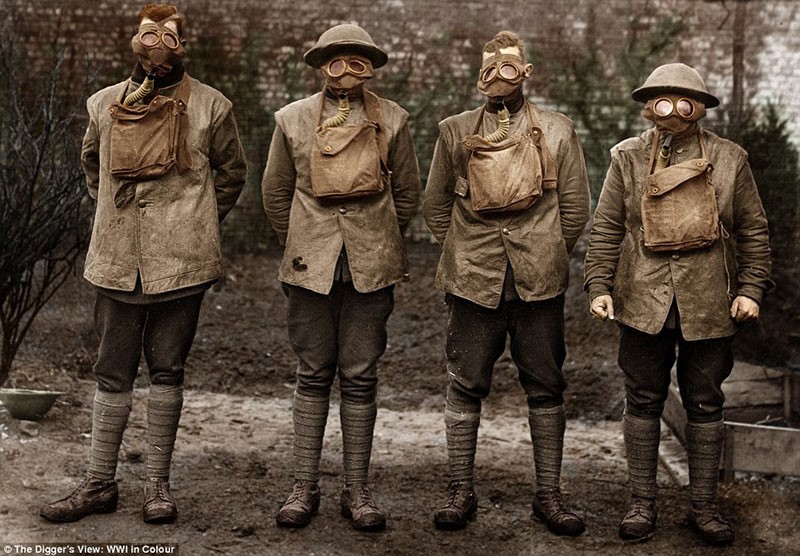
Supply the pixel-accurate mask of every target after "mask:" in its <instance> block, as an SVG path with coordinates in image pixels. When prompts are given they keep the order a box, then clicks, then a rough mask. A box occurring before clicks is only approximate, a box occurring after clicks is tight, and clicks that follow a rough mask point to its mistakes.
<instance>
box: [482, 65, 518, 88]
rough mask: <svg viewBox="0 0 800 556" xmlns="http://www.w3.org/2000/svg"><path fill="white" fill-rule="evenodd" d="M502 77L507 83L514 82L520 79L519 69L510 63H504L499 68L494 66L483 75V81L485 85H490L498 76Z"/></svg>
mask: <svg viewBox="0 0 800 556" xmlns="http://www.w3.org/2000/svg"><path fill="white" fill-rule="evenodd" d="M498 74H499V75H500V77H501V78H502V79H505V80H506V81H513V80H514V79H516V78H517V77H519V68H517V66H515V65H514V64H510V63H508V62H505V63H502V64H500V65H499V66H498V65H493V66H489V67H488V68H486V69H485V70H484V71H483V73H482V74H481V81H483V82H484V83H489V82H490V81H493V80H494V79H495V78H496V77H497V75H498Z"/></svg>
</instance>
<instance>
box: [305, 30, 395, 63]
mask: <svg viewBox="0 0 800 556" xmlns="http://www.w3.org/2000/svg"><path fill="white" fill-rule="evenodd" d="M343 51H349V52H357V53H359V54H362V55H363V56H365V57H367V58H369V60H370V61H371V62H372V66H373V67H375V68H379V67H381V66H383V65H385V64H386V62H387V60H388V59H389V57H388V56H387V55H386V53H385V52H384V51H383V50H381V49H380V48H378V45H376V44H375V42H374V41H373V40H372V37H370V36H369V33H367V32H366V31H365V30H364V29H362V28H361V27H359V26H358V25H355V24H353V23H343V24H341V25H336V26H335V27H331V28H330V29H328V30H327V31H325V32H324V33H322V34H321V35H320V36H319V39H317V43H316V44H315V45H314V46H312V47H311V48H310V49H309V50H308V52H306V53H305V54H303V60H305V62H306V64H308V65H309V66H311V67H314V68H319V67H321V66H322V65H323V64H324V63H325V62H326V61H327V60H328V59H330V58H331V56H333V55H335V54H337V53H339V52H343Z"/></svg>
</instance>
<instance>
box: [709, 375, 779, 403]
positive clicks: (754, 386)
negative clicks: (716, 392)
mask: <svg viewBox="0 0 800 556" xmlns="http://www.w3.org/2000/svg"><path fill="white" fill-rule="evenodd" d="M722 392H723V393H724V394H725V407H749V406H758V405H775V404H778V405H783V403H784V395H783V376H781V377H780V378H777V379H774V380H760V381H756V380H739V381H733V382H728V381H727V380H726V381H725V382H723V383H722Z"/></svg>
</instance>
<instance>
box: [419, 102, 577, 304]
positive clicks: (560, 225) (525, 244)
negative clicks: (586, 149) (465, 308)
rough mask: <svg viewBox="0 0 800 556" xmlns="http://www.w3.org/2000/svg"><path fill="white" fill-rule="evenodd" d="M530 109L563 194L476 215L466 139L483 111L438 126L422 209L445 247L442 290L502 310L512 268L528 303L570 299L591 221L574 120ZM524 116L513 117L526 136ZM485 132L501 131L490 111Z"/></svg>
mask: <svg viewBox="0 0 800 556" xmlns="http://www.w3.org/2000/svg"><path fill="white" fill-rule="evenodd" d="M531 107H532V109H533V111H534V113H535V114H536V116H537V117H538V119H539V122H540V124H541V126H542V134H543V135H544V140H545V143H546V144H547V147H548V149H549V150H550V153H551V154H552V156H553V158H554V159H555V162H556V166H557V168H558V182H557V187H556V188H555V189H546V190H545V191H544V193H543V195H542V197H541V198H540V199H539V200H538V201H536V203H535V204H534V205H533V206H532V207H531V208H529V209H528V210H525V211H522V212H517V213H509V214H506V215H500V216H491V217H487V216H481V215H479V214H478V213H476V212H475V211H474V210H472V202H471V199H470V196H469V183H468V181H467V179H466V176H467V157H468V153H467V151H466V149H465V148H464V147H463V145H462V140H463V139H464V137H466V136H467V135H470V134H472V133H473V132H474V130H475V127H476V123H477V121H478V117H479V115H480V113H481V109H480V108H478V109H475V110H472V111H469V112H463V113H461V114H458V115H456V116H451V117H450V118H447V119H445V120H444V121H442V122H440V123H439V138H438V140H437V142H436V146H435V148H434V152H433V161H432V162H431V170H430V174H429V176H428V184H427V187H426V189H425V202H424V205H423V215H424V216H425V221H426V222H427V224H428V227H429V228H430V230H431V232H433V235H434V237H436V240H437V241H438V242H439V244H440V245H441V246H442V257H441V259H440V261H439V267H438V270H437V272H436V286H437V287H439V288H440V289H442V290H444V291H445V292H447V293H451V294H454V295H457V296H459V297H462V298H464V299H468V300H470V301H472V302H474V303H477V304H478V305H482V306H484V307H490V308H493V307H497V306H498V305H499V304H500V298H501V296H502V292H503V280H504V278H505V276H506V266H507V265H508V264H511V268H512V270H513V273H514V284H515V286H516V290H517V293H518V295H519V297H520V298H521V299H522V300H523V301H537V300H544V299H550V298H553V297H556V296H557V295H560V294H561V293H563V292H564V291H565V290H566V288H567V282H568V279H569V252H570V251H571V250H572V248H573V247H574V245H575V242H577V240H578V238H579V237H580V235H581V232H582V231H583V228H584V226H585V225H586V222H587V221H588V220H589V210H590V209H589V185H588V181H587V177H586V166H585V162H584V159H583V150H582V149H581V144H580V141H579V140H578V136H577V135H576V134H575V129H574V126H573V123H572V121H571V120H570V119H569V118H567V117H566V116H564V115H563V114H559V113H557V112H551V111H548V110H541V109H539V108H538V107H536V106H535V105H532V106H531ZM525 113H526V110H525V109H524V108H523V109H521V110H519V111H518V112H516V113H515V114H512V115H511V133H514V132H515V131H516V130H524V129H527V126H528V120H527V118H526V117H525ZM482 129H483V130H484V131H483V133H484V135H485V134H486V133H489V132H491V131H493V130H495V129H497V115H496V114H491V113H489V112H488V111H487V112H486V113H485V115H484V121H483V124H482Z"/></svg>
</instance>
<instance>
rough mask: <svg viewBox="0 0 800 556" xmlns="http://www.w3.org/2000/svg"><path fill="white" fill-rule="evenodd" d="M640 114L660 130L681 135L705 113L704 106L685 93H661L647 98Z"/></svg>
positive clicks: (693, 125)
mask: <svg viewBox="0 0 800 556" xmlns="http://www.w3.org/2000/svg"><path fill="white" fill-rule="evenodd" d="M642 115H643V116H644V117H645V118H646V119H648V120H650V121H651V122H653V123H655V124H656V127H657V128H658V129H659V130H660V131H663V132H666V133H670V134H673V135H682V134H683V133H685V132H686V131H688V130H690V129H692V128H693V127H695V126H696V125H697V122H698V121H699V120H700V119H702V118H703V117H704V116H705V115H706V107H705V105H704V104H703V103H702V102H699V101H697V100H695V99H692V98H689V97H687V96H685V95H678V94H663V95H658V96H657V97H654V98H651V99H650V100H648V101H647V103H646V104H645V105H644V110H643V112H642Z"/></svg>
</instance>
